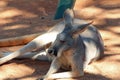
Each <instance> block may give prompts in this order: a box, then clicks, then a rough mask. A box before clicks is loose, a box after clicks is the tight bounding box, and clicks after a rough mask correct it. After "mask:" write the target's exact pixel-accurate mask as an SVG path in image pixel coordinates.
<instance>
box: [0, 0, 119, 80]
mask: <svg viewBox="0 0 120 80" xmlns="http://www.w3.org/2000/svg"><path fill="white" fill-rule="evenodd" d="M56 6H57V0H47V1H45V0H0V39H5V38H9V37H16V36H21V35H26V34H32V33H38V32H41V33H42V32H45V31H47V30H48V29H49V28H50V27H51V26H52V25H54V24H55V23H57V22H58V21H54V20H53V17H54V14H55V10H56ZM74 9H75V10H76V12H75V14H76V17H79V18H82V19H85V20H94V23H93V25H95V26H96V27H97V28H98V29H99V30H100V32H101V35H102V37H103V40H104V44H105V55H106V56H105V57H104V58H103V59H102V60H101V61H100V62H96V63H93V64H92V65H91V66H89V67H88V69H87V70H86V72H85V76H84V77H81V78H77V79H59V80H120V1H119V0H103V1H102V0H89V1H88V0H77V3H76V5H75V8H74ZM20 47H22V46H14V47H3V48H1V49H0V51H2V52H3V51H15V50H17V49H19V48H20ZM49 65H50V64H49V63H48V62H40V61H33V60H30V59H24V60H16V59H14V60H11V61H9V62H8V63H6V64H4V65H1V66H0V80H35V79H36V78H38V77H40V76H41V75H43V74H45V73H46V72H47V70H48V68H49Z"/></svg>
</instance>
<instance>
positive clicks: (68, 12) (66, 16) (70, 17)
mask: <svg viewBox="0 0 120 80" xmlns="http://www.w3.org/2000/svg"><path fill="white" fill-rule="evenodd" d="M63 17H64V20H65V25H67V24H72V22H73V18H74V12H73V10H72V9H67V10H66V11H65V12H64V15H63Z"/></svg>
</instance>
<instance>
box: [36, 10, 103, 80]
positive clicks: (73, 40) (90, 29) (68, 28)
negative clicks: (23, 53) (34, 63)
mask: <svg viewBox="0 0 120 80" xmlns="http://www.w3.org/2000/svg"><path fill="white" fill-rule="evenodd" d="M64 24H65V25H64V26H65V28H64V29H63V30H62V31H61V32H60V33H58V34H57V36H56V39H55V40H54V41H53V42H52V43H51V45H50V47H49V48H48V49H47V51H46V52H47V56H48V57H51V58H52V63H51V66H50V69H49V70H48V72H47V74H46V75H45V76H43V77H42V78H39V79H38V80H49V79H56V78H74V77H80V76H83V75H84V69H85V67H86V66H87V65H89V64H90V63H91V62H93V61H96V60H99V59H101V58H102V56H103V54H104V46H103V41H102V38H101V36H100V33H99V32H98V30H97V29H96V28H95V27H94V26H92V25H91V24H92V22H89V23H87V22H84V21H83V20H80V19H76V18H74V12H73V10H71V9H67V10H66V11H65V13H64ZM60 68H62V69H64V70H69V71H67V72H60V73H56V72H57V71H58V70H59V69H60Z"/></svg>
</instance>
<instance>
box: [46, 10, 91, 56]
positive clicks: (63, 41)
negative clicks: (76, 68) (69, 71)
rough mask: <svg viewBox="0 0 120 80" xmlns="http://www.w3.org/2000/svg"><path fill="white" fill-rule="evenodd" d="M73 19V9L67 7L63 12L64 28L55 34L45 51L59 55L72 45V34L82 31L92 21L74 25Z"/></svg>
mask: <svg viewBox="0 0 120 80" xmlns="http://www.w3.org/2000/svg"><path fill="white" fill-rule="evenodd" d="M73 20H74V13H73V10H71V9H67V10H66V11H65V13H64V21H65V28H64V30H63V31H62V32H61V33H59V34H58V35H57V37H56V40H55V41H54V42H53V43H52V44H51V46H50V47H49V48H48V50H47V53H48V54H49V55H52V56H55V57H56V56H57V57H60V56H61V54H62V53H63V51H66V50H68V49H70V48H71V47H73V45H74V42H75V40H74V38H73V34H76V32H77V31H82V32H83V31H84V30H85V29H86V28H87V26H89V25H90V24H91V23H92V22H90V23H84V24H80V25H78V26H74V23H73Z"/></svg>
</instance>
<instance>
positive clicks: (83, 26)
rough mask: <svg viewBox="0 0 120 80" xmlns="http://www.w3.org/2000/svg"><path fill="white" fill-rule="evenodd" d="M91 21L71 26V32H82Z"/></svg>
mask: <svg viewBox="0 0 120 80" xmlns="http://www.w3.org/2000/svg"><path fill="white" fill-rule="evenodd" d="M92 23H93V21H91V22H88V23H84V24H81V25H79V26H77V27H73V29H72V33H75V32H77V31H81V32H83V31H85V30H86V29H87V27H88V26H89V25H90V24H92Z"/></svg>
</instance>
